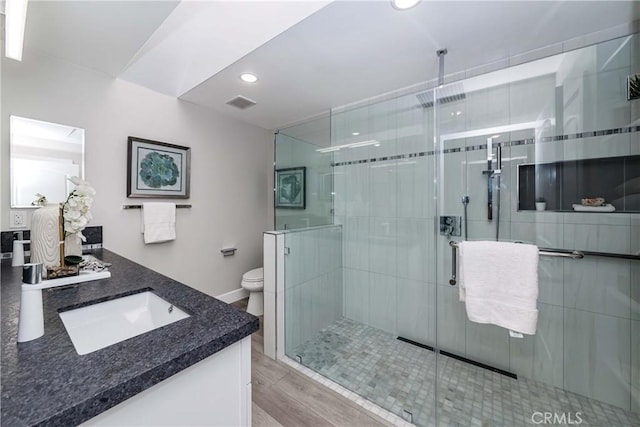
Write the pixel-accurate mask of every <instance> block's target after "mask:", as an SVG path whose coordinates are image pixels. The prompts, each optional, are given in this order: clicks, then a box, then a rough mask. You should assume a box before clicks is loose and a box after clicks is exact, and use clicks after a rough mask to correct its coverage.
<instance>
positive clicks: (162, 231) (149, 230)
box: [142, 203, 176, 244]
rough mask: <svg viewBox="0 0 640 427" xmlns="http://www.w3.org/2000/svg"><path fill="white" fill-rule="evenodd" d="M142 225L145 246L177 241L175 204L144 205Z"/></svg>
mask: <svg viewBox="0 0 640 427" xmlns="http://www.w3.org/2000/svg"><path fill="white" fill-rule="evenodd" d="M142 223H143V230H142V232H143V233H144V243H145V244H149V243H161V242H168V241H169V240H175V239H176V205H175V203H143V204H142Z"/></svg>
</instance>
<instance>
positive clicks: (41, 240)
mask: <svg viewBox="0 0 640 427" xmlns="http://www.w3.org/2000/svg"><path fill="white" fill-rule="evenodd" d="M59 224H60V206H59V205H58V204H56V203H49V204H47V205H45V206H43V207H41V208H39V209H37V210H36V211H35V212H34V213H33V216H32V217H31V239H30V240H31V242H30V251H31V260H30V261H31V262H32V263H42V265H43V266H44V268H43V270H44V271H46V268H47V267H56V266H58V265H60V231H59V230H60V229H59Z"/></svg>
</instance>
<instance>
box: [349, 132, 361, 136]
mask: <svg viewBox="0 0 640 427" xmlns="http://www.w3.org/2000/svg"><path fill="white" fill-rule="evenodd" d="M351 135H353V136H358V135H360V132H351Z"/></svg>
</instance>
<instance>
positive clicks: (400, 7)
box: [391, 0, 420, 10]
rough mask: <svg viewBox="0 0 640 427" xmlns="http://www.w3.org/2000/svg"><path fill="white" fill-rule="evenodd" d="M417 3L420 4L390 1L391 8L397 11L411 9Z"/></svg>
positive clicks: (414, 1)
mask: <svg viewBox="0 0 640 427" xmlns="http://www.w3.org/2000/svg"><path fill="white" fill-rule="evenodd" d="M418 3H420V0H391V6H393V7H394V8H395V9H398V10H407V9H411V8H412V7H413V6H415V5H417V4H418Z"/></svg>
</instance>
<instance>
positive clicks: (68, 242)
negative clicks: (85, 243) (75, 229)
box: [64, 233, 82, 256]
mask: <svg viewBox="0 0 640 427" xmlns="http://www.w3.org/2000/svg"><path fill="white" fill-rule="evenodd" d="M69 255H77V256H82V239H80V236H79V235H78V233H71V234H69V235H68V236H67V237H65V239H64V256H69Z"/></svg>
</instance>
